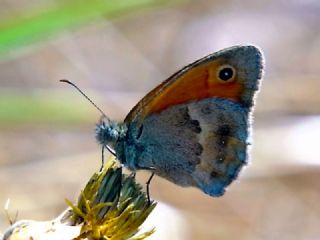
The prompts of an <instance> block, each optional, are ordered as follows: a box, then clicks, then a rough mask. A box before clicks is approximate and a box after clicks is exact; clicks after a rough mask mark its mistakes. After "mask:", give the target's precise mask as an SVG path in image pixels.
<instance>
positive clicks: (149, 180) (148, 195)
mask: <svg viewBox="0 0 320 240" xmlns="http://www.w3.org/2000/svg"><path fill="white" fill-rule="evenodd" d="M153 176H154V172H152V173H151V175H150V177H149V179H148V181H147V182H146V185H147V197H148V203H149V205H150V203H151V200H150V183H151V180H152V178H153Z"/></svg>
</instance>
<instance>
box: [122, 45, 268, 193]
mask: <svg viewBox="0 0 320 240" xmlns="http://www.w3.org/2000/svg"><path fill="white" fill-rule="evenodd" d="M221 69H228V71H229V73H228V71H227V72H226V73H227V78H228V77H230V76H228V74H230V69H231V75H232V76H231V78H229V79H228V81H224V80H223V79H221V78H224V75H221ZM262 69H263V60H262V54H261V52H260V51H259V50H258V49H257V48H256V47H253V46H238V47H233V48H229V49H225V50H222V51H220V52H217V53H214V54H211V55H209V56H207V57H205V58H202V59H200V60H198V61H196V62H195V63H192V64H190V65H188V66H187V67H185V68H183V69H182V70H181V71H179V72H177V73H176V74H174V75H173V76H172V77H170V78H169V79H168V80H166V81H165V82H163V83H162V84H161V85H159V86H158V87H157V88H156V89H154V90H153V91H151V92H150V93H149V94H148V95H147V96H146V97H145V98H143V99H142V100H141V101H140V102H139V103H138V104H137V105H136V106H135V107H134V108H133V110H132V111H131V112H130V113H129V114H128V116H127V117H126V119H125V123H126V125H127V126H128V133H127V138H126V141H125V142H124V143H122V144H120V145H121V147H118V152H121V154H120V155H121V156H120V158H122V159H123V162H124V164H125V165H127V166H129V168H131V169H151V168H152V169H155V172H156V174H158V175H160V176H162V177H164V178H167V179H168V180H170V181H172V182H174V183H176V184H179V185H182V186H195V187H198V188H200V189H201V190H202V191H204V192H205V193H207V194H209V195H212V196H220V195H222V194H223V193H224V191H225V187H226V186H228V185H229V184H230V183H231V182H232V181H233V180H234V179H235V178H236V177H237V175H238V173H239V171H240V169H241V168H242V166H243V165H245V163H246V162H247V159H248V153H247V145H248V137H249V133H250V132H249V128H250V119H251V108H252V106H253V104H254V101H253V100H254V95H255V93H256V91H257V90H258V87H259V82H260V79H261V76H262ZM224 73H225V72H224ZM229 80H230V81H229ZM120 145H119V146H120Z"/></svg>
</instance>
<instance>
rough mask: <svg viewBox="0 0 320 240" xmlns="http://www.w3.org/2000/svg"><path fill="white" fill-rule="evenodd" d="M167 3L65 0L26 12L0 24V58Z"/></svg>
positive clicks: (132, 0)
mask: <svg viewBox="0 0 320 240" xmlns="http://www.w3.org/2000/svg"><path fill="white" fill-rule="evenodd" d="M166 2H168V1H167V0H91V1H86V0H68V1H57V2H56V3H57V4H56V5H54V7H53V8H49V9H42V10H41V11H39V10H37V11H35V10H28V11H25V12H23V13H22V14H21V15H19V16H15V18H12V19H7V20H6V21H2V23H0V57H5V56H6V55H7V54H8V53H10V52H12V51H13V50H16V49H18V48H20V47H22V46H26V45H28V44H31V43H34V42H37V41H39V40H42V39H45V38H47V37H48V36H50V35H52V34H53V33H58V32H61V31H63V30H65V29H69V28H72V27H76V26H79V25H81V24H85V23H88V22H91V21H93V20H97V19H99V18H100V19H101V17H108V18H111V17H116V16H119V15H122V14H125V13H128V12H132V11H133V10H139V9H142V8H145V7H151V6H156V5H161V4H164V3H166Z"/></svg>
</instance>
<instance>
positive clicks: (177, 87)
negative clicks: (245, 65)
mask: <svg viewBox="0 0 320 240" xmlns="http://www.w3.org/2000/svg"><path fill="white" fill-rule="evenodd" d="M221 65H222V64H221V63H220V62H218V61H217V62H208V63H204V64H200V65H198V66H196V67H194V68H191V69H189V70H188V71H187V72H186V73H184V74H183V75H182V76H180V77H179V78H178V79H176V80H175V81H173V82H172V84H171V85H169V86H167V87H166V88H164V89H163V90H162V91H161V92H158V94H157V95H154V96H153V99H152V100H151V101H150V102H149V103H148V104H147V105H146V106H145V108H144V109H143V113H142V115H144V116H146V115H148V114H151V113H157V112H160V111H162V110H164V109H166V108H168V107H170V106H172V105H176V104H181V103H185V102H188V101H194V100H201V99H204V98H210V97H221V98H227V99H230V100H232V101H240V96H241V93H242V91H243V89H244V86H243V84H242V83H241V82H239V81H238V76H237V75H236V76H235V78H234V80H233V81H232V82H229V83H225V82H222V81H221V80H219V79H218V77H217V71H218V69H219V67H220V66H221Z"/></svg>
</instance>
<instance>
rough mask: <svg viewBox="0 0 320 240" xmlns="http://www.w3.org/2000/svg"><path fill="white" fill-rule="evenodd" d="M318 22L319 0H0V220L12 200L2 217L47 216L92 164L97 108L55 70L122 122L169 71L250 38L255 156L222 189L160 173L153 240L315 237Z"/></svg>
mask: <svg viewBox="0 0 320 240" xmlns="http://www.w3.org/2000/svg"><path fill="white" fill-rule="evenodd" d="M319 23H320V1H317V0H307V1H303V0H291V1H285V0H268V1H267V0H264V1H254V0H243V1H236V0H227V1H222V0H197V1H196V0H179V1H163V0H119V1H111V0H94V1H84V0H68V1H62V0H41V1H40V0H32V1H20V0H1V1H0V189H1V190H0V229H1V230H4V229H5V228H6V227H8V225H9V223H8V219H7V217H6V214H5V211H4V210H3V209H4V205H5V203H6V201H7V199H8V198H10V200H11V204H10V207H9V214H10V215H11V216H12V217H14V215H15V213H16V211H18V213H19V214H18V219H34V220H46V219H52V218H54V217H55V216H57V215H58V214H59V213H60V212H61V211H62V210H63V209H64V208H65V207H66V203H65V202H64V198H68V199H71V200H72V199H75V198H76V196H77V194H78V193H79V191H80V189H81V188H82V187H83V186H84V184H85V183H86V181H87V180H88V178H89V177H90V176H91V174H92V173H93V172H94V171H97V170H98V169H99V166H100V159H101V156H100V150H101V149H100V146H98V144H97V143H96V141H95V139H94V126H95V123H97V122H98V120H99V117H100V115H99V112H97V111H96V110H95V109H94V108H93V107H92V106H91V105H90V104H89V103H88V102H87V101H86V100H85V99H84V98H83V97H82V96H80V95H79V93H78V92H76V91H75V90H74V89H72V88H71V87H70V86H68V85H65V84H62V83H59V82H58V80H59V79H63V78H66V79H69V80H71V81H73V82H75V83H76V84H77V85H78V86H79V87H81V88H82V89H83V90H84V91H85V92H86V93H87V94H88V95H89V96H90V97H91V98H92V99H93V100H94V101H95V102H96V103H97V104H98V105H99V106H100V107H101V108H102V109H103V110H104V111H105V112H106V113H107V114H108V115H109V116H110V118H112V119H116V120H122V119H123V118H124V117H125V115H126V114H127V113H128V112H129V110H130V109H131V108H132V107H133V106H134V105H135V104H136V103H137V101H138V100H139V99H141V98H142V97H143V96H144V95H145V94H146V93H147V92H148V91H149V90H151V89H152V88H154V87H155V86H156V85H158V84H159V83H160V82H161V81H162V80H164V79H166V78H167V77H168V76H170V75H171V74H172V73H174V72H175V71H177V70H178V69H179V68H181V67H183V66H185V65H186V64H188V63H190V62H192V61H194V60H196V59H198V58H200V57H203V56H205V55H207V54H209V53H212V52H215V51H217V50H220V49H222V48H225V47H229V46H232V45H238V44H254V45H257V46H259V47H260V48H261V49H262V50H263V51H264V54H265V59H266V70H265V78H264V81H263V85H262V89H261V91H260V93H259V96H258V98H257V107H256V111H255V121H254V127H253V128H254V134H253V138H254V144H253V148H252V157H251V163H250V164H249V165H248V167H247V168H246V170H245V171H243V172H242V174H241V176H240V178H239V181H236V182H234V183H233V184H232V185H231V186H230V188H229V189H228V192H227V193H226V194H225V195H224V196H223V197H221V198H212V197H209V196H206V195H205V194H203V193H201V192H200V191H199V190H196V189H189V188H187V189H186V188H181V187H178V186H175V185H173V184H171V183H169V182H167V181H165V180H163V179H160V178H159V177H156V178H155V179H154V181H153V182H152V185H151V194H152V197H153V198H154V199H155V200H157V201H159V202H160V203H161V204H160V207H159V209H161V211H159V210H158V211H156V212H155V216H153V219H152V222H151V225H155V226H157V230H158V232H157V234H156V235H155V236H154V237H153V239H219V240H222V239H243V240H244V239H245V240H260V239H263V240H269V239H282V240H287V239H290V240H291V239H304V240H305V239H312V240H315V239H319V238H320V228H319V226H320V204H319V199H320V152H319V146H318V145H319V137H320V115H319V113H320V94H319V89H320V79H319V76H320V28H319ZM148 176H149V174H146V173H143V172H141V173H139V174H138V179H139V181H140V182H141V183H144V182H145V181H146V180H147V178H148ZM2 206H3V207H2ZM1 209H2V210H1ZM150 221H151V220H150Z"/></svg>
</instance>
